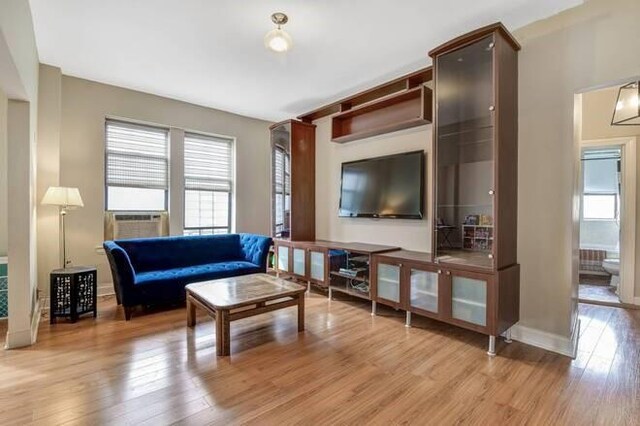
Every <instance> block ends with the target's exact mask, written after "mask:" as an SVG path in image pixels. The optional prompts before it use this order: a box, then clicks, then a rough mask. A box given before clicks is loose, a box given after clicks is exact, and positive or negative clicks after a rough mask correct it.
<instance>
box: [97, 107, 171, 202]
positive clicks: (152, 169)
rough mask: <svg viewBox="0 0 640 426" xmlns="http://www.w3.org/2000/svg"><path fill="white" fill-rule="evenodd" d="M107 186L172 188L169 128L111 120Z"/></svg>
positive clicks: (108, 126)
mask: <svg viewBox="0 0 640 426" xmlns="http://www.w3.org/2000/svg"><path fill="white" fill-rule="evenodd" d="M106 133H107V135H106V139H107V140H106V145H107V149H106V151H107V159H106V163H107V164H106V183H107V186H120V187H130V188H149V189H163V190H168V187H169V171H168V145H169V141H168V140H169V138H168V131H167V130H166V129H162V128H156V127H150V126H143V125H139V124H132V123H124V122H120V121H113V120H107V124H106Z"/></svg>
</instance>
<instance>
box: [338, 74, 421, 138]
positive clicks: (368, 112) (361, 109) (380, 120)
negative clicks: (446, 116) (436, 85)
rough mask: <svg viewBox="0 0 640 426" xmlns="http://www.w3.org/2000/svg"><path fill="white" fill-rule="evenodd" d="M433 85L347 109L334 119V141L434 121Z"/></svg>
mask: <svg viewBox="0 0 640 426" xmlns="http://www.w3.org/2000/svg"><path fill="white" fill-rule="evenodd" d="M431 98H432V93H431V89H429V88H428V87H426V86H424V85H420V86H418V87H414V88H411V89H408V90H404V91H402V92H399V93H394V94H392V95H389V96H386V97H384V98H381V99H378V100H375V101H371V102H368V103H366V104H362V105H359V106H357V107H355V108H351V109H347V110H346V111H344V112H341V113H339V114H336V115H335V116H334V117H333V118H332V121H331V141H332V142H336V143H345V142H351V141H354V140H358V139H364V138H368V137H372V136H377V135H382V134H385V133H391V132H395V131H398V130H402V129H408V128H411V127H416V126H421V125H424V124H429V123H431Z"/></svg>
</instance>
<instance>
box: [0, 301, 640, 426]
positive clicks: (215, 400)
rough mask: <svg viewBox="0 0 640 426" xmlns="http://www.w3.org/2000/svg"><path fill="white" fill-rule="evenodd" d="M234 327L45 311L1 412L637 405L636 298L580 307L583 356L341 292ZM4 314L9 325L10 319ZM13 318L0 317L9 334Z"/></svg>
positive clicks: (35, 417)
mask: <svg viewBox="0 0 640 426" xmlns="http://www.w3.org/2000/svg"><path fill="white" fill-rule="evenodd" d="M305 305H306V306H305V309H306V322H305V327H306V330H305V331H304V332H302V333H298V332H297V327H298V322H297V316H296V309H295V308H288V309H285V310H282V311H277V312H274V313H270V314H265V315H262V316H257V317H253V318H249V319H243V320H239V321H236V322H233V323H232V325H231V335H232V336H233V337H232V339H231V356H230V357H228V358H219V357H216V354H215V346H216V336H215V327H214V323H213V322H212V321H211V320H210V319H208V317H206V316H204V315H199V316H198V318H197V325H196V327H195V328H194V329H188V328H187V327H186V314H185V310H184V308H177V309H172V310H157V311H153V312H151V313H150V314H146V315H145V314H139V315H135V316H134V318H133V320H132V321H129V322H127V321H124V319H123V317H122V313H121V310H120V308H118V307H117V306H116V305H115V303H114V301H113V300H112V299H111V300H100V304H99V307H100V311H99V316H98V319H97V320H95V321H94V320H92V319H86V320H82V321H79V322H78V323H76V324H65V323H59V324H57V325H54V326H50V325H48V324H46V323H44V322H43V323H42V324H41V327H40V336H39V340H38V343H37V344H36V345H34V346H33V347H30V348H28V349H21V350H13V351H3V352H2V353H0V377H2V380H1V381H0V424H2V425H5V424H19V425H24V424H41V425H50V424H71V425H73V424H83V425H84V424H118V425H121V424H145V425H147V424H148V425H151V424H153V425H154V426H155V425H162V424H173V423H177V424H225V425H227V424H260V425H263V424H381V425H382V424H384V425H388V424H421V425H422V424H438V425H441V424H583V423H587V424H607V425H608V424H614V425H618V424H620V425H633V424H636V422H637V419H638V418H640V406H639V404H638V400H640V394H639V392H640V390H639V389H640V311H637V310H636V311H627V310H623V309H618V308H609V307H602V306H594V305H581V306H580V318H581V321H582V329H581V340H580V346H579V351H578V357H577V358H576V359H575V360H570V359H569V358H566V357H563V356H560V355H557V354H553V353H550V352H546V351H543V350H541V349H538V348H533V347H529V346H526V345H523V344H521V343H518V342H514V343H512V344H511V345H506V344H504V343H503V342H501V341H499V342H498V356H497V357H495V358H489V357H487V356H486V355H485V351H486V345H487V338H486V336H483V335H480V334H477V333H473V332H471V331H467V330H463V329H460V328H456V327H451V326H448V325H446V324H442V323H438V322H436V321H432V320H430V319H427V318H421V317H419V316H416V315H414V317H413V327H411V328H405V327H404V325H403V314H402V312H398V311H394V310H392V309H388V308H385V307H380V309H379V315H378V316H375V317H371V316H370V315H369V309H370V306H369V304H368V303H365V302H362V301H359V300H355V301H354V300H351V299H348V298H345V297H344V296H338V297H337V298H336V300H333V301H331V302H328V301H327V299H326V297H324V296H323V295H321V294H317V293H314V292H312V293H311V295H310V296H308V297H307V298H306V299H305ZM1 327H2V325H0V328H1ZM3 331H4V330H0V333H2V332H3Z"/></svg>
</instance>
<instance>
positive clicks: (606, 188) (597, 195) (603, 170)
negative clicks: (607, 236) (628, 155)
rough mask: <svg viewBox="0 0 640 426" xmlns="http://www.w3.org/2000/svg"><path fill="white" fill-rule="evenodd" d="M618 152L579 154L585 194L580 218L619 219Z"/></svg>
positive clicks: (613, 150)
mask: <svg viewBox="0 0 640 426" xmlns="http://www.w3.org/2000/svg"><path fill="white" fill-rule="evenodd" d="M620 155H621V152H620V149H619V148H616V149H593V150H585V151H584V152H583V154H582V164H583V170H584V180H583V184H584V193H583V197H582V217H583V218H584V219H585V220H617V219H618V218H619V207H618V204H619V194H620V183H619V172H620Z"/></svg>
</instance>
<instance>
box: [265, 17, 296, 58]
mask: <svg viewBox="0 0 640 426" xmlns="http://www.w3.org/2000/svg"><path fill="white" fill-rule="evenodd" d="M271 20H272V21H273V23H274V24H276V25H277V26H278V27H277V28H276V29H273V30H271V31H269V32H268V33H267V35H265V36H264V45H265V47H266V48H267V49H269V50H273V51H274V52H277V53H284V52H286V51H288V50H289V49H291V47H292V46H293V40H291V36H290V35H289V34H288V33H287V32H286V31H285V30H283V29H282V26H283V25H284V24H286V23H287V21H289V18H288V17H287V15H285V14H284V13H280V12H276V13H274V14H273V15H271Z"/></svg>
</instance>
